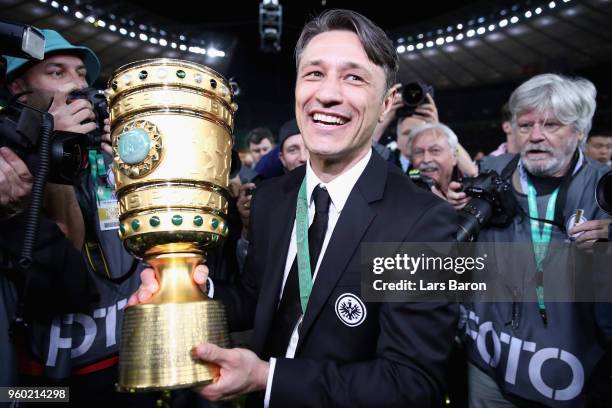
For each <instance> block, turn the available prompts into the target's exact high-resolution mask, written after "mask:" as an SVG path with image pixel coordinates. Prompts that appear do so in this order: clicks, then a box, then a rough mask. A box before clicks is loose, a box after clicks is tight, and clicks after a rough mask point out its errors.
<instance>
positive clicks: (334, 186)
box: [264, 149, 372, 408]
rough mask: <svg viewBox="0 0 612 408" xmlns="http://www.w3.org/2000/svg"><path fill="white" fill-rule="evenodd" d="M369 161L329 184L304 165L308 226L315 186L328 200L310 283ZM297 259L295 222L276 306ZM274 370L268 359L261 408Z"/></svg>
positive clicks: (291, 351)
mask: <svg viewBox="0 0 612 408" xmlns="http://www.w3.org/2000/svg"><path fill="white" fill-rule="evenodd" d="M371 157H372V150H371V149H370V150H368V153H367V154H366V155H365V156H364V157H363V158H362V159H361V160H359V161H358V162H357V163H356V164H355V165H354V166H353V167H351V168H350V169H349V170H348V171H347V172H345V173H343V174H341V175H339V176H338V177H336V178H335V179H333V180H332V181H330V182H329V183H324V182H322V181H321V180H320V179H319V178H318V177H317V175H316V174H315V173H314V171H313V170H312V167H310V160H308V163H307V164H306V193H307V199H308V225H309V226H310V225H311V224H312V221H313V220H314V215H315V205H314V202H313V201H312V192H313V191H314V189H315V187H316V186H319V185H320V186H321V187H322V188H325V189H326V190H327V192H328V193H329V197H330V198H331V204H330V206H329V219H328V221H327V231H326V232H325V238H324V239H323V246H322V247H321V253H320V254H319V259H317V266H316V268H315V271H314V274H313V277H312V280H313V283H314V281H315V279H316V278H317V273H318V272H319V266H320V265H321V260H322V259H323V255H325V250H326V249H327V245H328V244H329V239H330V238H331V235H332V233H333V232H334V228H335V227H336V223H337V222H338V218H340V214H341V213H342V209H343V208H344V205H345V204H346V201H347V200H348V197H349V195H350V194H351V191H352V190H353V187H354V186H355V183H357V180H358V179H359V177H360V176H361V174H362V173H363V171H364V170H365V168H366V166H367V164H368V162H369V161H370V158H371ZM296 256H297V238H296V233H295V221H294V222H293V230H292V231H291V241H290V242H289V252H288V253H287V260H286V261H285V273H284V276H283V284H282V289H281V294H280V297H279V298H278V302H279V303H280V299H281V298H282V296H283V294H282V292H283V291H284V289H285V282H287V277H288V276H289V271H290V270H291V266H292V265H293V261H294V259H295V257H296ZM302 318H303V316H301V317H300V318H299V319H298V322H297V324H296V325H295V328H294V329H293V334H292V335H291V339H290V340H289V346H288V347H287V352H286V353H285V357H286V358H293V357H294V356H295V350H296V348H297V344H298V341H299V333H298V327H299V326H300V323H301V322H302ZM275 366H276V359H275V358H270V371H269V372H268V382H267V384H266V396H265V399H264V407H265V408H268V406H269V405H270V394H271V391H272V379H273V377H274V368H275Z"/></svg>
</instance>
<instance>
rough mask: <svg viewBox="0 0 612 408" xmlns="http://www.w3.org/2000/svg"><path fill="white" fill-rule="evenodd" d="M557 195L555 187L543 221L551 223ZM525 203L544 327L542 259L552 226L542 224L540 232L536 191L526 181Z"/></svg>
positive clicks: (545, 319) (557, 190) (548, 244)
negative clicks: (527, 205)
mask: <svg viewBox="0 0 612 408" xmlns="http://www.w3.org/2000/svg"><path fill="white" fill-rule="evenodd" d="M558 195H559V187H557V188H556V189H555V190H554V191H553V192H552V194H551V195H550V198H549V199H548V203H547V205H546V215H545V216H544V219H545V220H548V221H553V220H554V218H555V205H556V203H557V196H558ZM527 201H528V203H529V217H530V218H531V220H530V226H531V244H532V245H533V255H534V257H535V263H536V273H537V278H536V279H537V283H536V296H537V299H538V310H539V311H540V316H541V317H542V321H543V322H544V326H546V323H547V318H546V304H545V303H544V259H546V255H547V254H548V248H549V246H550V237H551V233H552V225H551V224H547V223H544V222H542V230H541V231H540V222H539V221H538V219H539V218H540V216H539V211H538V199H537V193H536V189H535V187H534V186H533V183H532V182H531V180H530V179H529V178H528V179H527Z"/></svg>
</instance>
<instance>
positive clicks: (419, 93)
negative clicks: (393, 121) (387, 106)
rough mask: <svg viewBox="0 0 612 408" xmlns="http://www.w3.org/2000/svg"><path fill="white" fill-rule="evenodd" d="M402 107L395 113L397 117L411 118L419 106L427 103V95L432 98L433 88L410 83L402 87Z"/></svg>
mask: <svg viewBox="0 0 612 408" xmlns="http://www.w3.org/2000/svg"><path fill="white" fill-rule="evenodd" d="M400 92H401V93H402V100H403V101H404V106H402V107H401V108H400V109H398V111H397V115H398V116H399V117H406V116H412V115H414V114H415V109H416V107H417V106H419V105H423V104H424V103H427V94H429V96H431V97H432V98H433V97H434V88H433V86H431V85H428V84H426V83H424V82H410V83H408V84H405V85H402V87H401V91H400Z"/></svg>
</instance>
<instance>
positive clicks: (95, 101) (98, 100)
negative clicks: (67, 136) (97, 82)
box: [66, 87, 109, 149]
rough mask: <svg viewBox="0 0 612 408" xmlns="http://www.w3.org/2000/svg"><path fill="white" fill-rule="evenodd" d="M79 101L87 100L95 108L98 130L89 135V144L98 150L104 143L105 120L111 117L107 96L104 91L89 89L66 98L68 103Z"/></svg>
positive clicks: (80, 90) (79, 90)
mask: <svg viewBox="0 0 612 408" xmlns="http://www.w3.org/2000/svg"><path fill="white" fill-rule="evenodd" d="M77 99H85V100H87V101H89V103H91V106H92V107H93V111H94V114H95V116H96V119H95V123H96V129H95V130H93V131H91V132H90V133H88V134H87V137H88V138H89V141H88V143H89V146H90V148H91V149H97V148H98V147H99V146H100V143H101V142H102V135H103V134H104V120H105V119H107V118H108V117H109V112H108V102H107V101H106V96H105V95H104V92H103V91H99V90H97V89H95V88H91V87H89V88H84V89H78V90H76V91H73V92H71V93H70V94H69V95H68V97H67V98H66V103H70V102H72V101H74V100H77Z"/></svg>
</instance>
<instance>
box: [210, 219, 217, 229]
mask: <svg viewBox="0 0 612 408" xmlns="http://www.w3.org/2000/svg"><path fill="white" fill-rule="evenodd" d="M210 225H211V226H212V227H213V229H217V227H218V226H219V220H218V219H216V218H213V219H212V220H210Z"/></svg>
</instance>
